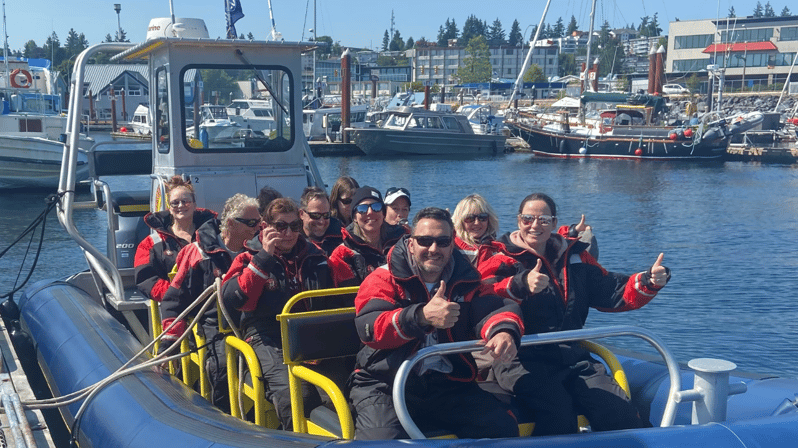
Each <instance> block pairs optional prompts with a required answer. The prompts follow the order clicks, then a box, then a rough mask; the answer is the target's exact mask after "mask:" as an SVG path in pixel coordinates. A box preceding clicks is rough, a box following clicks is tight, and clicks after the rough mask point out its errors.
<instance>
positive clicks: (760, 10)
mask: <svg viewBox="0 0 798 448" xmlns="http://www.w3.org/2000/svg"><path fill="white" fill-rule="evenodd" d="M764 15H765V10H764V8H763V7H762V2H756V8H754V17H764Z"/></svg>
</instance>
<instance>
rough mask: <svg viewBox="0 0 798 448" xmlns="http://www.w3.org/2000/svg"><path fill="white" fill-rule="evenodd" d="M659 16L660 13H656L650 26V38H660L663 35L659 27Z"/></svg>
mask: <svg viewBox="0 0 798 448" xmlns="http://www.w3.org/2000/svg"><path fill="white" fill-rule="evenodd" d="M657 14H659V13H656V12H655V13H654V17H653V18H652V19H651V23H649V24H648V32H649V34H648V35H649V36H659V35H660V34H661V33H662V28H660V27H659V21H658V20H657Z"/></svg>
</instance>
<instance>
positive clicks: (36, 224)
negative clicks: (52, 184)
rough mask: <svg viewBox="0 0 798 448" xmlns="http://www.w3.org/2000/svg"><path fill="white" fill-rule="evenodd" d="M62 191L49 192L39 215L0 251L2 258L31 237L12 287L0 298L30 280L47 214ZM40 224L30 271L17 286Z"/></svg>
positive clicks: (36, 261) (6, 296) (39, 251)
mask: <svg viewBox="0 0 798 448" xmlns="http://www.w3.org/2000/svg"><path fill="white" fill-rule="evenodd" d="M64 193H66V192H62V193H57V194H51V195H49V196H47V198H46V199H45V202H47V206H46V207H45V208H44V210H43V211H42V212H41V213H40V214H39V216H37V217H36V218H35V219H34V220H33V222H31V223H30V224H29V225H28V227H26V228H25V230H23V231H22V233H21V234H20V235H19V236H18V237H17V239H15V240H14V241H13V242H11V244H10V245H9V246H8V247H6V248H5V249H3V251H2V252H0V258H2V257H3V256H4V255H5V254H6V253H8V251H9V250H11V248H12V247H14V246H15V245H16V244H17V243H19V242H20V241H22V239H23V238H25V236H26V235H28V234H31V239H30V242H28V248H27V250H26V252H25V256H24V258H23V259H22V263H20V265H19V273H18V274H17V278H16V279H15V280H14V286H13V287H12V289H11V291H9V292H7V293H5V294H3V295H0V299H5V298H9V297H11V296H13V295H14V294H15V293H16V292H17V291H19V290H21V289H22V288H24V287H25V285H26V284H27V283H28V281H29V280H30V278H31V276H33V271H34V270H35V269H36V265H37V264H38V262H39V256H40V255H41V253H42V245H43V243H44V233H45V232H44V230H45V226H46V224H47V215H48V214H49V213H50V212H51V211H52V210H53V208H55V206H56V204H57V203H58V199H59V198H60V197H61V196H63V195H64ZM40 224H41V226H42V229H41V234H40V235H39V245H38V247H37V249H36V256H35V257H34V258H33V264H32V265H31V267H30V271H29V272H28V275H26V276H25V280H23V281H22V284H20V285H19V286H17V282H18V281H19V277H20V276H21V275H22V269H23V266H24V265H25V260H27V259H28V254H29V253H30V247H31V244H33V236H34V232H35V231H36V228H37V227H39V225H40Z"/></svg>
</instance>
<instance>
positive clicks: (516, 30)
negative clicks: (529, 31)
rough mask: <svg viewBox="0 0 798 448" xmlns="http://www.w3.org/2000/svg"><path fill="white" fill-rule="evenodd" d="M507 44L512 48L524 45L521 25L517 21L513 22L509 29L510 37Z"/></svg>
mask: <svg viewBox="0 0 798 448" xmlns="http://www.w3.org/2000/svg"><path fill="white" fill-rule="evenodd" d="M507 43H508V44H509V45H511V46H513V47H516V46H520V45H521V44H523V43H524V36H522V35H521V25H520V24H519V23H518V20H513V25H512V26H511V27H510V36H508V38H507Z"/></svg>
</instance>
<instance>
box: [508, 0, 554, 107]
mask: <svg viewBox="0 0 798 448" xmlns="http://www.w3.org/2000/svg"><path fill="white" fill-rule="evenodd" d="M549 5H551V0H547V1H546V7H545V8H543V16H542V17H541V18H540V23H539V24H538V28H537V29H536V30H535V37H534V38H533V39H532V40H531V41H530V42H529V51H528V52H527V54H526V59H524V65H522V66H521V71H520V72H518V78H517V79H516V80H515V87H513V94H512V95H510V101H509V102H508V103H507V107H510V105H512V104H513V100H514V99H515V95H516V94H518V91H519V89H520V87H519V86H523V85H524V74H525V73H526V69H527V68H529V63H530V62H531V61H532V52H533V51H535V43H536V42H537V41H538V36H540V30H541V28H543V21H544V20H546V14H547V13H548V12H549ZM525 38H526V37H525V36H521V39H522V41H523V39H525ZM522 44H523V42H522Z"/></svg>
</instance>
